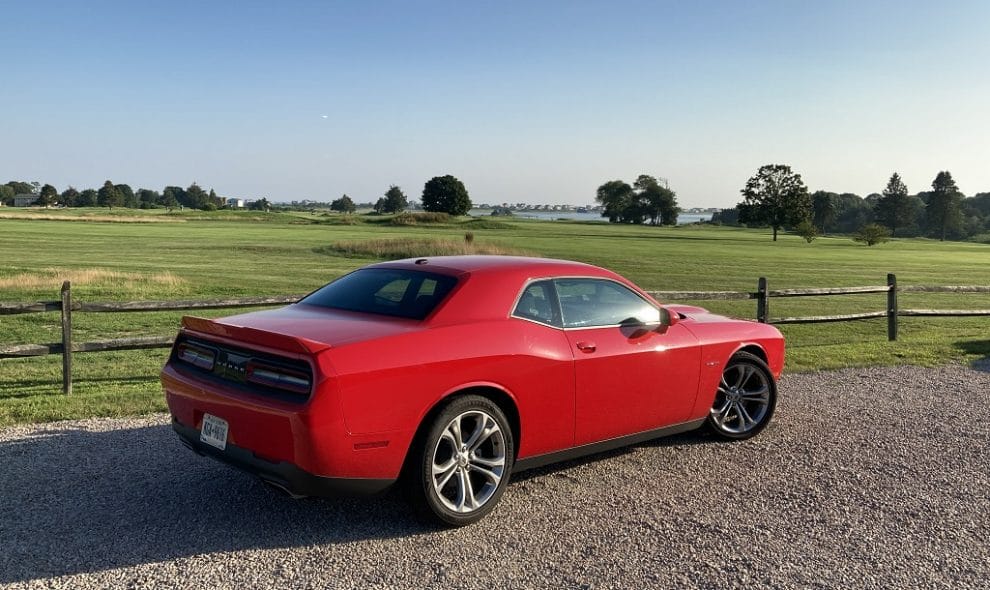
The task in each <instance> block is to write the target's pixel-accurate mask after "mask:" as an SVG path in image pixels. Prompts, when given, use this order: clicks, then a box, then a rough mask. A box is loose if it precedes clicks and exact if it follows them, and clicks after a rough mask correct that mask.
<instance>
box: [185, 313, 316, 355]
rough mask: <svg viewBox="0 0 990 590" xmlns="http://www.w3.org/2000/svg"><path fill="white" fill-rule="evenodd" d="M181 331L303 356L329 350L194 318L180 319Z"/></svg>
mask: <svg viewBox="0 0 990 590" xmlns="http://www.w3.org/2000/svg"><path fill="white" fill-rule="evenodd" d="M182 331H183V332H196V333H199V334H203V335H206V336H219V337H221V338H227V339H229V340H233V341H234V342H244V343H245V344H254V345H258V346H264V347H267V348H274V349H277V350H284V351H286V352H294V353H299V354H304V355H313V354H316V353H318V352H320V351H322V350H326V349H328V348H330V345H329V344H326V343H324V342H317V341H315V340H310V339H308V338H298V337H296V336H289V335H286V334H279V333H277V332H267V331H265V330H259V329H257V328H248V327H245V326H232V325H230V324H222V323H220V322H218V321H215V320H208V319H206V318H198V317H195V316H184V317H183V318H182Z"/></svg>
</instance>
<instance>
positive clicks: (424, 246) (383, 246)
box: [315, 238, 529, 260]
mask: <svg viewBox="0 0 990 590" xmlns="http://www.w3.org/2000/svg"><path fill="white" fill-rule="evenodd" d="M315 250H316V252H319V253H321V254H338V255H339V254H343V255H344V256H356V257H360V258H380V259H382V260H397V259H400V258H417V257H421V256H456V255H463V254H503V255H515V256H525V255H527V254H529V253H528V252H525V251H523V250H517V249H515V248H507V247H505V246H500V245H497V244H484V243H478V242H473V241H472V242H467V241H461V240H450V239H443V238H382V239H377V240H348V241H343V242H336V243H334V244H331V245H329V246H324V247H321V248H316V249H315Z"/></svg>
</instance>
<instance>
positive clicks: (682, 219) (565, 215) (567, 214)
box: [468, 209, 712, 225]
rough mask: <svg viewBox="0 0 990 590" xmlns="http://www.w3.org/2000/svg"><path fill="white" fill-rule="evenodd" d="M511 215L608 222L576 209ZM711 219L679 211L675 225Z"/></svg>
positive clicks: (480, 214) (481, 214)
mask: <svg viewBox="0 0 990 590" xmlns="http://www.w3.org/2000/svg"><path fill="white" fill-rule="evenodd" d="M468 214H469V215H473V216H474V217H485V216H488V215H491V211H490V210H488V209H471V211H469V212H468ZM513 216H514V217H522V218H527V219H545V220H554V219H575V220H578V221H600V222H602V223H607V222H608V219H606V218H604V217H602V216H601V215H600V214H598V213H578V212H576V211H516V212H514V215H513ZM711 219H712V214H711V213H703V214H702V213H681V214H680V215H678V216H677V225H684V224H687V223H697V222H699V221H711Z"/></svg>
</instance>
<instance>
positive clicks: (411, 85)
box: [0, 0, 990, 207]
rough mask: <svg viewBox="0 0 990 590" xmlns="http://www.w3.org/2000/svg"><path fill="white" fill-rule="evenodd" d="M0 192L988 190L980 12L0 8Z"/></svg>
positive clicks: (916, 6) (668, 5)
mask: <svg viewBox="0 0 990 590" xmlns="http://www.w3.org/2000/svg"><path fill="white" fill-rule="evenodd" d="M0 15H2V16H0V19H2V22H3V26H2V31H3V32H2V33H0V47H2V49H0V74H2V77H0V79H2V81H3V84H2V89H0V182H6V181H7V180H12V179H17V180H28V181H32V180H38V181H41V182H43V183H44V182H50V183H52V184H54V185H55V186H56V187H57V188H58V189H59V190H63V189H64V188H66V186H67V185H70V184H72V185H74V186H76V187H78V188H89V187H98V186H99V185H101V184H102V183H103V181H104V180H106V179H108V178H109V179H111V180H113V181H114V182H117V183H121V182H126V183H128V184H130V185H131V186H132V187H133V188H135V189H137V188H139V187H147V188H154V189H158V190H161V188H162V187H164V186H165V185H166V184H176V185H182V186H187V185H188V184H190V183H191V182H193V181H196V182H198V183H200V185H202V186H203V187H204V188H207V189H208V188H210V187H213V188H215V189H216V191H217V192H218V193H219V194H222V195H225V196H244V197H249V198H257V197H262V196H265V197H268V198H269V199H272V200H292V199H303V198H310V199H319V200H330V199H333V198H336V197H339V196H340V195H341V194H343V193H347V194H349V195H351V196H352V197H353V198H354V199H355V200H358V201H368V200H371V201H373V200H376V199H377V198H378V197H379V196H381V195H382V194H383V193H384V192H385V190H386V189H387V188H388V186H389V185H390V184H398V185H400V186H401V187H402V188H403V189H404V190H405V191H406V193H407V194H408V195H409V196H410V197H412V198H418V197H419V195H420V193H421V191H422V187H423V183H424V182H425V181H426V180H428V179H429V178H430V177H432V176H436V175H442V174H453V175H455V176H457V177H458V178H460V179H461V180H462V181H464V183H465V184H466V186H467V187H468V190H469V191H470V193H471V196H472V200H473V201H474V202H475V203H482V202H491V203H500V202H503V201H508V202H519V201H523V202H531V203H574V204H582V203H590V202H592V201H593V199H594V194H595V189H596V188H597V187H598V185H600V184H601V183H603V182H604V181H607V180H611V179H615V178H619V179H624V180H626V181H628V182H632V180H634V179H635V177H636V176H637V175H638V174H640V173H648V174H652V175H655V176H661V177H666V178H667V179H669V181H670V185H671V188H672V189H674V190H675V191H677V194H678V199H679V202H680V204H681V205H682V206H685V207H692V206H704V207H709V206H732V205H734V204H735V203H736V202H737V201H738V200H739V189H740V188H741V187H742V186H743V185H744V183H745V182H746V179H747V178H748V177H749V176H751V175H752V174H753V173H754V172H755V171H756V169H757V168H758V167H759V166H760V165H762V164H768V163H784V164H789V165H791V166H792V167H793V168H794V169H795V171H797V172H799V173H801V174H802V175H803V177H804V179H805V182H806V183H807V184H808V186H809V188H811V190H817V189H826V190H832V191H836V192H855V193H858V194H860V195H863V196H865V195H866V194H868V193H871V192H879V191H880V190H882V189H883V187H884V185H885V184H886V181H887V179H888V177H889V176H890V174H891V172H893V171H895V170H896V171H899V172H900V173H901V175H902V176H903V177H904V180H905V181H906V182H907V184H908V188H909V189H910V190H911V191H912V192H915V191H919V190H925V189H926V188H927V187H928V186H929V185H930V183H931V181H932V179H933V178H934V177H935V175H936V173H937V172H938V171H939V170H949V171H951V172H952V174H953V177H954V178H955V179H956V181H957V183H958V184H959V187H960V188H961V189H962V190H963V191H964V192H965V193H967V194H973V193H975V192H980V191H990V2H986V1H985V0H974V1H964V2H952V1H948V2H944V3H941V2H931V1H926V2H914V1H890V2H886V1H884V2H879V1H872V0H857V1H835V2H829V1H821V2H814V3H813V2H801V1H797V0H795V1H753V2H743V1H738V2H737V1H722V2H716V1H699V2H659V1H657V2H626V1H609V2H606V1H601V2H580V1H568V2H549V1H547V2H542V1H528V2H508V1H500V2H465V1H450V2H409V1H396V2H376V1H359V0H354V1H352V2H272V1H270V0H269V1H265V2H210V1H197V2H177V1H175V2H160V3H145V2H100V1H93V2H89V1H86V2H84V1H76V2H47V1H44V0H36V1H32V2H23V1H19V0H3V1H2V2H0Z"/></svg>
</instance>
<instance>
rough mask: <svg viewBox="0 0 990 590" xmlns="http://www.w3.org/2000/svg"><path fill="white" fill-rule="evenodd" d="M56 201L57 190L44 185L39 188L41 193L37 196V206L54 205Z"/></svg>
mask: <svg viewBox="0 0 990 590" xmlns="http://www.w3.org/2000/svg"><path fill="white" fill-rule="evenodd" d="M57 200H58V189H56V188H55V187H54V186H52V185H50V184H46V185H45V186H43V187H41V192H40V193H39V194H38V204H39V205H44V206H46V207H47V206H48V205H54V204H55V201H57Z"/></svg>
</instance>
